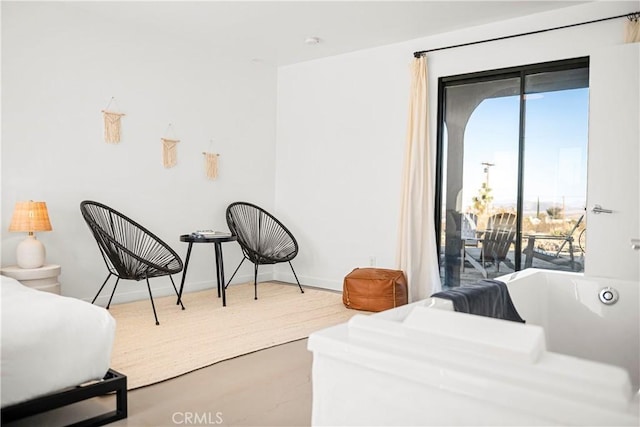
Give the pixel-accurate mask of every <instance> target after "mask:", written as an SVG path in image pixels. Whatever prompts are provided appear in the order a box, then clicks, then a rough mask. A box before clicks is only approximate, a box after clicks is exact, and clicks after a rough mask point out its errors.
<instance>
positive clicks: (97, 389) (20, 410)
mask: <svg viewBox="0 0 640 427" xmlns="http://www.w3.org/2000/svg"><path fill="white" fill-rule="evenodd" d="M113 392H115V393H116V409H115V411H110V412H106V413H104V414H100V415H97V416H95V417H91V418H88V419H86V420H82V421H79V422H77V423H75V424H72V426H73V427H81V426H102V425H105V424H109V423H111V422H113V421H116V420H121V419H123V418H127V377H126V375H123V374H121V373H119V372H116V371H114V370H113V369H109V371H107V373H106V374H105V376H104V378H103V379H102V380H101V381H98V382H96V383H91V384H88V385H79V386H76V387H70V388H66V389H64V390H62V391H59V392H57V393H50V394H46V395H44V396H40V397H37V398H35V399H31V400H27V401H26V402H21V403H16V404H14V405H10V406H6V407H4V408H2V424H4V423H9V422H11V421H16V420H19V419H22V418H25V417H30V416H32V415H36V414H39V413H42V412H46V411H49V410H52V409H56V408H61V407H63V406H67V405H71V404H72V403H77V402H80V401H83V400H87V399H91V398H93V397H98V396H104V395H107V394H109V393H113Z"/></svg>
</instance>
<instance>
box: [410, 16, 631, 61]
mask: <svg viewBox="0 0 640 427" xmlns="http://www.w3.org/2000/svg"><path fill="white" fill-rule="evenodd" d="M624 17H627V18H629V19H633V20H636V21H637V20H638V19H639V18H640V11H637V12H632V13H625V14H624V15H618V16H610V17H608V18H600V19H594V20H593V21H586V22H578V23H577V24H569V25H563V26H561V27H554V28H546V29H543V30H537V31H530V32H528V33H520V34H512V35H510V36H502V37H496V38H493V39H486V40H477V41H474V42H468V43H461V44H455V45H452V46H444V47H437V48H434V49H427V50H420V51H418V52H413V56H414V57H416V58H420V57H421V56H422V55H424V54H425V53H429V52H435V51H437V50H446V49H453V48H456V47H464V46H471V45H474V44H481V43H488V42H494V41H498V40H506V39H512V38H515V37H522V36H530V35H532V34H539V33H545V32H547V31H554V30H562V29H565V28H571V27H577V26H580V25H586V24H594V23H596V22H602V21H609V20H611V19H618V18H624Z"/></svg>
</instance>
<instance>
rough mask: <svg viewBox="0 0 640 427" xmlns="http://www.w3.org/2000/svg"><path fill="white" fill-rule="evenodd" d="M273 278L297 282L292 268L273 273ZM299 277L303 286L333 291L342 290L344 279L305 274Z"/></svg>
mask: <svg viewBox="0 0 640 427" xmlns="http://www.w3.org/2000/svg"><path fill="white" fill-rule="evenodd" d="M273 279H274V280H280V281H282V282H288V283H296V278H295V276H294V275H293V273H292V272H291V269H289V272H279V271H276V272H275V273H274V275H273ZM298 279H299V280H300V284H301V285H302V286H303V287H304V286H305V285H307V286H313V287H315V288H321V289H329V290H332V291H342V280H340V281H337V280H329V279H322V278H319V277H313V276H305V275H298Z"/></svg>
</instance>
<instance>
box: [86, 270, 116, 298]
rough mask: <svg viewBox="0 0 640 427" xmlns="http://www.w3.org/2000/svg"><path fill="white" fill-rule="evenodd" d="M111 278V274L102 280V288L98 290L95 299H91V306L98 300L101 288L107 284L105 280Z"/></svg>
mask: <svg viewBox="0 0 640 427" xmlns="http://www.w3.org/2000/svg"><path fill="white" fill-rule="evenodd" d="M111 276H112V274H111V273H109V275H108V276H107V278H106V279H104V282H102V286H100V290H98V293H97V294H96V296H95V297H93V301H91V304H93V303H94V302H96V299H98V295H100V292H102V288H104V285H106V284H107V280H109V278H110V277H111Z"/></svg>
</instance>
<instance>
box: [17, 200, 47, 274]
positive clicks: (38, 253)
mask: <svg viewBox="0 0 640 427" xmlns="http://www.w3.org/2000/svg"><path fill="white" fill-rule="evenodd" d="M9 231H22V232H27V233H29V234H28V235H27V238H26V239H24V240H23V241H22V242H20V243H19V244H18V248H17V249H16V263H17V264H18V267H20V268H38V267H42V266H43V265H44V260H45V257H46V252H45V249H44V245H43V244H42V242H40V241H39V240H37V239H36V236H35V234H34V232H36V231H51V222H49V213H48V212H47V204H46V203H45V202H34V201H33V200H30V201H28V202H17V203H16V207H15V209H14V210H13V218H11V224H10V225H9Z"/></svg>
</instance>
